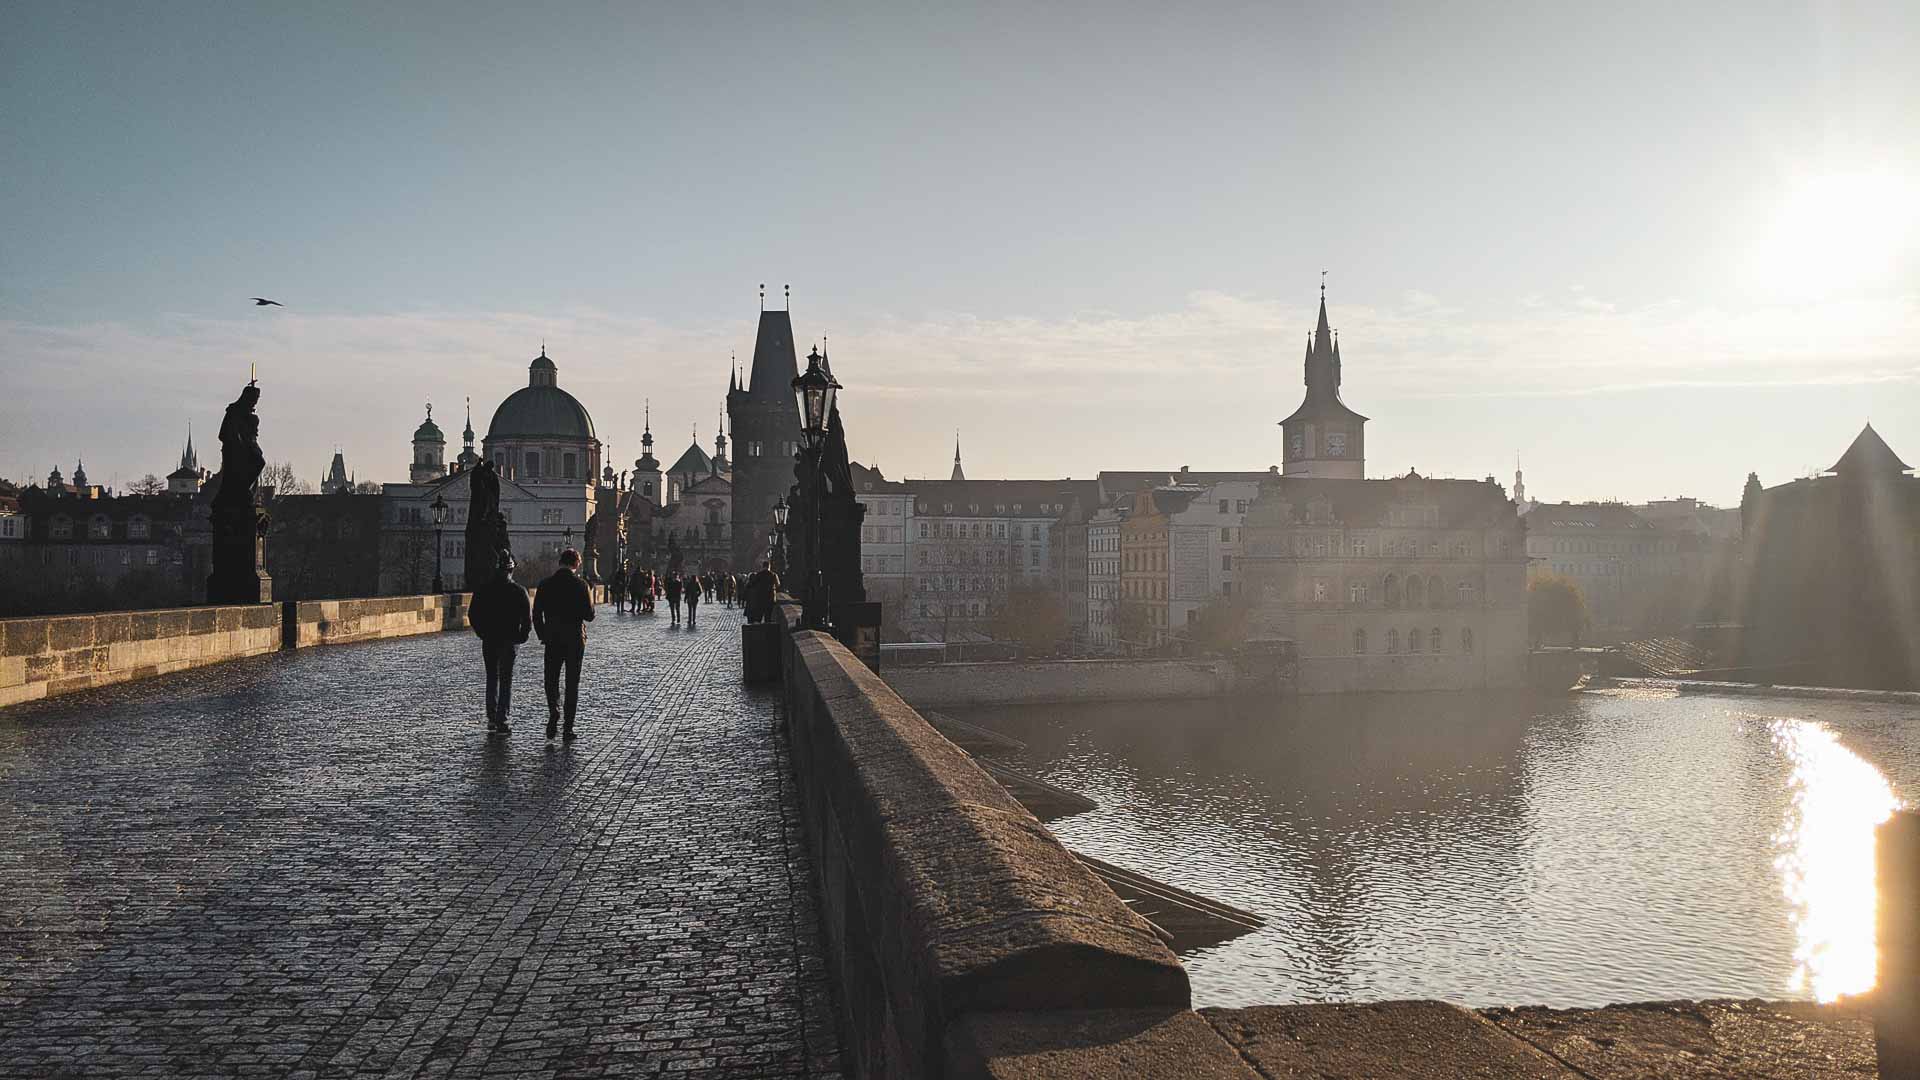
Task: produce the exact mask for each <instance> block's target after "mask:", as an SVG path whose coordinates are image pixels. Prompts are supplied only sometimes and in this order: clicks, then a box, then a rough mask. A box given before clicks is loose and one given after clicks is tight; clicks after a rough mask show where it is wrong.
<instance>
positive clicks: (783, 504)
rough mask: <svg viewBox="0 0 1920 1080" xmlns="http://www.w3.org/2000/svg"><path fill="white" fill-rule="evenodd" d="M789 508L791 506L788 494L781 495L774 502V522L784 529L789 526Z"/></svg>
mask: <svg viewBox="0 0 1920 1080" xmlns="http://www.w3.org/2000/svg"><path fill="white" fill-rule="evenodd" d="M789 509H790V508H789V507H788V506H787V499H786V496H784V495H783V496H781V497H780V498H779V499H778V500H777V501H776V502H775V503H774V504H773V523H774V524H775V525H778V526H780V527H781V528H783V529H784V528H786V527H787V511H788V510H789Z"/></svg>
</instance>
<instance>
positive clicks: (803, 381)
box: [793, 346, 840, 630]
mask: <svg viewBox="0 0 1920 1080" xmlns="http://www.w3.org/2000/svg"><path fill="white" fill-rule="evenodd" d="M820 361H821V356H820V349H819V348H818V347H817V346H816V347H815V348H814V350H813V351H812V352H810V353H808V354H807V370H806V371H805V372H803V373H801V374H800V376H799V377H797V378H795V379H794V380H793V395H794V399H795V401H796V402H797V403H798V404H799V406H800V449H801V452H802V453H804V454H805V455H806V457H807V464H808V466H809V467H808V469H807V486H808V490H807V515H808V516H809V517H810V518H811V519H812V520H810V521H808V522H807V587H806V595H805V598H804V602H803V607H802V611H803V613H804V621H805V623H806V626H807V628H808V629H810V630H824V629H826V628H827V611H826V607H827V597H826V595H825V594H826V576H825V575H824V574H823V573H821V570H820V502H821V492H820V467H821V456H822V452H823V451H824V450H825V449H826V445H827V422H828V419H829V418H830V417H831V416H832V415H833V402H834V398H835V397H836V396H838V394H839V393H840V384H839V383H838V382H835V381H834V378H833V376H832V375H829V374H827V372H826V370H825V369H823V368H822V367H821V366H820Z"/></svg>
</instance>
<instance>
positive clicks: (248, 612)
mask: <svg viewBox="0 0 1920 1080" xmlns="http://www.w3.org/2000/svg"><path fill="white" fill-rule="evenodd" d="M280 641H281V624H280V610H279V608H277V607H275V606H273V605H271V604H238V605H231V606H220V607H198V608H166V609H162V610H157V611H117V612H109V613H107V614H102V615H64V616H58V617H50V618H40V619H0V706H6V705H14V704H18V703H20V702H23V701H37V700H39V699H40V698H46V697H55V696H58V695H60V694H69V693H72V692H74V691H76V690H85V689H87V688H89V687H94V686H105V685H108V684H110V683H117V682H125V681H127V680H128V679H144V678H147V677H149V676H153V675H164V674H167V673H168V672H173V671H184V670H186V669H187V668H194V667H201V666H203V665H206V664H217V663H220V662H222V661H225V660H237V659H239V658H241V657H243V656H258V655H260V654H261V653H268V652H273V651H274V650H276V649H278V648H280Z"/></svg>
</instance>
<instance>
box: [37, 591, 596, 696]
mask: <svg viewBox="0 0 1920 1080" xmlns="http://www.w3.org/2000/svg"><path fill="white" fill-rule="evenodd" d="M593 593H594V602H595V603H604V602H605V599H606V596H605V590H604V588H603V587H602V586H598V585H596V586H594V587H593ZM471 598H472V594H470V593H429V594H426V595H424V596H373V597H362V598H357V599H349V600H302V601H287V602H284V603H278V604H231V605H217V606H211V607H191V608H164V609H158V610H151V611H109V612H101V613H99V614H93V615H56V616H47V617H45V618H27V619H0V707H5V706H8V705H17V704H20V703H22V702H27V701H38V700H40V699H42V698H49V697H58V696H60V695H62V694H71V693H74V692H76V691H80V690H87V689H90V688H92V687H96V686H109V685H112V684H114V683H121V682H127V681H129V680H132V679H147V678H152V677H153V676H156V675H166V674H170V673H172V672H175V671H185V670H187V669H189V668H196V667H204V666H206V665H208V664H219V663H225V662H226V661H228V660H239V659H242V658H245V657H249V656H259V655H261V654H263V653H270V652H276V651H279V650H282V649H305V648H311V647H313V646H316V645H348V644H353V643H355V642H362V641H379V640H383V639H386V638H396V637H410V636H412V635H415V634H432V633H439V632H441V631H444V630H464V629H466V628H467V603H468V601H469V600H470V599H471Z"/></svg>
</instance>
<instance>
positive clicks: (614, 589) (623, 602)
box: [607, 566, 627, 615]
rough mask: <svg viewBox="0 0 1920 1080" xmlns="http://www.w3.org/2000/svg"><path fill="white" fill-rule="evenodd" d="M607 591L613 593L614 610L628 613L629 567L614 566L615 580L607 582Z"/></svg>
mask: <svg viewBox="0 0 1920 1080" xmlns="http://www.w3.org/2000/svg"><path fill="white" fill-rule="evenodd" d="M607 591H608V592H610V593H612V594H613V610H614V611H616V612H618V613H620V614H623V615H624V614H626V611H627V568H626V567H624V566H616V567H614V569H613V580H611V581H609V582H607Z"/></svg>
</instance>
